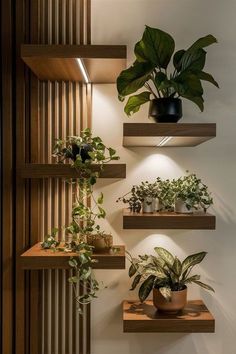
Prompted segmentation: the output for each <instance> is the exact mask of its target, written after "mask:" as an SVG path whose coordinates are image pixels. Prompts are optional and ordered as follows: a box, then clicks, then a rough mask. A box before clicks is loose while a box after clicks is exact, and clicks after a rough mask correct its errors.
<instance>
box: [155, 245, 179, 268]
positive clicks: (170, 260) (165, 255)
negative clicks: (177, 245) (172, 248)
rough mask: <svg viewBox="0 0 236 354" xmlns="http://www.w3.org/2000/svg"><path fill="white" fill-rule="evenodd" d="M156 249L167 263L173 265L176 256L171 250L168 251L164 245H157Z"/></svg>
mask: <svg viewBox="0 0 236 354" xmlns="http://www.w3.org/2000/svg"><path fill="white" fill-rule="evenodd" d="M154 250H155V251H156V253H157V254H158V256H159V257H161V258H162V259H163V260H164V261H165V262H166V264H167V265H169V266H173V263H174V261H175V258H174V256H172V254H171V253H170V252H169V251H167V250H166V249H165V248H162V247H155V248H154Z"/></svg>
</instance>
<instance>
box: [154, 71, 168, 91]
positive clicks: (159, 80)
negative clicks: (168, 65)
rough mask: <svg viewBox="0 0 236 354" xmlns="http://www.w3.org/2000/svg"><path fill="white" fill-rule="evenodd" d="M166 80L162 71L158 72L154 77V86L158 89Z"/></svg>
mask: <svg viewBox="0 0 236 354" xmlns="http://www.w3.org/2000/svg"><path fill="white" fill-rule="evenodd" d="M166 78H167V76H166V74H164V73H163V72H162V71H159V72H158V73H156V75H155V86H156V87H157V88H158V89H159V88H160V85H161V83H162V82H163V81H165V80H166Z"/></svg>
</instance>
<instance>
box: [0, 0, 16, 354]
mask: <svg viewBox="0 0 236 354" xmlns="http://www.w3.org/2000/svg"><path fill="white" fill-rule="evenodd" d="M0 6H1V11H0V14H1V53H2V62H1V69H2V70H1V96H2V98H3V100H2V105H1V129H0V130H1V139H2V146H1V168H2V176H1V219H2V220H1V236H2V241H1V255H0V260H1V275H0V276H1V280H0V283H1V284H0V285H1V289H2V293H1V296H0V300H1V305H0V306H1V309H0V311H1V314H0V315H1V319H4V326H2V332H1V334H0V335H1V341H0V350H1V351H2V352H3V353H5V354H11V353H12V352H13V343H12V337H13V336H14V333H13V294H12V284H13V274H14V271H13V225H12V221H13V210H12V209H13V208H12V203H13V198H12V194H13V193H12V192H13V190H12V185H13V176H12V126H13V114H12V113H13V112H12V79H13V77H12V58H11V51H12V40H11V38H12V35H13V33H12V20H11V6H12V2H11V1H8V2H7V3H3V2H1V5H0ZM3 153H4V155H3ZM2 155H3V156H2ZM3 206H4V207H3ZM3 265H4V266H3Z"/></svg>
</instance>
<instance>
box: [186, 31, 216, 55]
mask: <svg viewBox="0 0 236 354" xmlns="http://www.w3.org/2000/svg"><path fill="white" fill-rule="evenodd" d="M213 43H217V39H216V38H215V37H214V36H212V34H208V35H207V36H205V37H201V38H199V39H198V40H197V41H196V42H194V43H193V45H191V47H190V48H189V49H188V51H189V52H191V51H195V50H196V49H199V48H205V47H208V46H209V45H211V44H213Z"/></svg>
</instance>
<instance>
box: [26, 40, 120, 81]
mask: <svg viewBox="0 0 236 354" xmlns="http://www.w3.org/2000/svg"><path fill="white" fill-rule="evenodd" d="M21 57H22V59H23V60H24V62H25V63H26V64H27V65H28V66H29V67H30V68H31V70H32V71H33V72H34V73H35V75H36V76H37V77H38V78H39V79H40V80H43V81H44V80H51V81H79V82H84V79H83V76H82V74H81V70H80V67H79V64H78V61H77V59H78V58H80V59H81V60H82V61H83V64H84V66H85V67H86V70H87V73H88V76H89V80H90V82H92V83H114V82H115V81H116V78H117V76H118V75H119V73H120V72H121V71H122V70H123V69H125V67H126V46H124V45H30V44H24V45H22V47H21Z"/></svg>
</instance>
